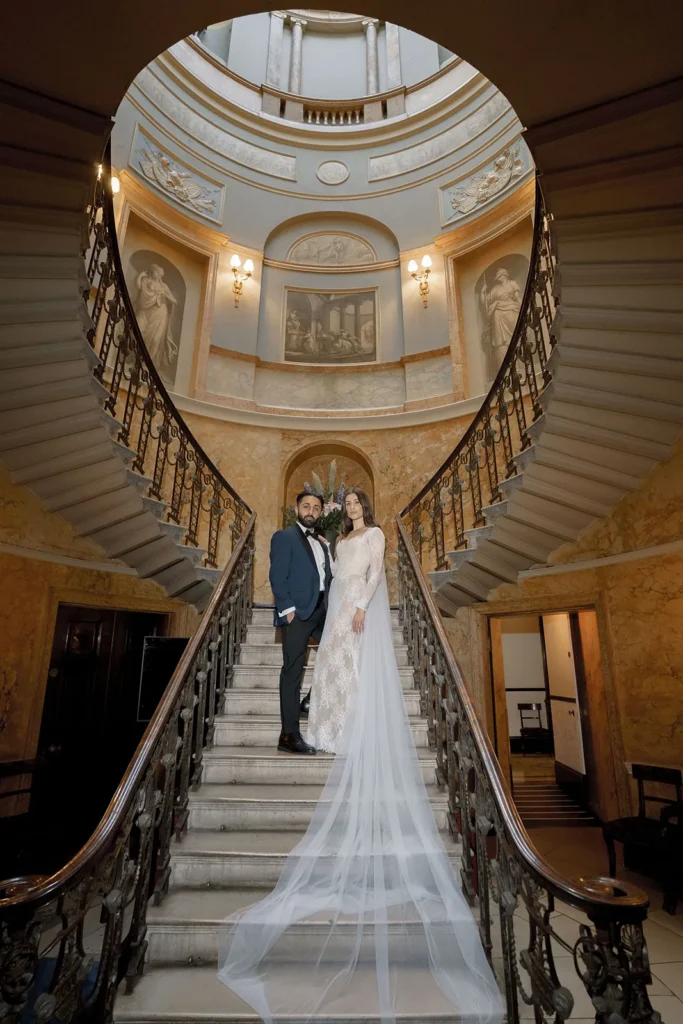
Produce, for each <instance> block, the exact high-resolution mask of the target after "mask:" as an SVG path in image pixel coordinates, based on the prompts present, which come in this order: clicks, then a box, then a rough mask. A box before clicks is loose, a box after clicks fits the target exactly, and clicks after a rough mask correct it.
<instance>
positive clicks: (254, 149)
mask: <svg viewBox="0 0 683 1024" xmlns="http://www.w3.org/2000/svg"><path fill="white" fill-rule="evenodd" d="M135 83H136V85H137V86H138V88H139V89H140V90H141V91H142V92H143V93H144V95H145V96H146V97H147V98H148V99H149V100H151V102H152V103H154V105H155V106H156V107H158V109H159V110H161V111H163V113H164V114H165V115H166V116H167V117H168V118H169V119H170V120H171V121H172V122H174V123H175V124H176V125H177V126H178V127H179V128H180V129H182V131H185V132H187V134H188V135H191V136H192V137H193V138H194V139H196V140H197V141H198V142H201V143H202V144H203V145H204V146H207V147H208V148H209V149H212V150H213V151H214V152H215V153H218V154H220V155H221V156H224V157H227V158H228V159H229V160H234V162H235V163H238V164H241V165H242V166H243V167H249V168H251V169H252V170H254V171H260V172H261V173H262V174H268V175H270V176H271V177H273V178H284V179H285V180H287V181H296V157H294V156H288V155H286V154H284V153H275V152H274V151H273V150H270V149H263V148H262V147H261V146H255V145H253V143H251V142H246V141H245V140H244V139H239V138H237V136H235V135H230V133H229V132H227V131H226V130H225V129H224V128H219V127H217V125H214V124H212V123H211V122H210V121H208V120H207V119H206V118H205V117H202V116H201V115H200V114H196V113H195V112H194V111H193V110H191V109H190V108H189V107H188V106H187V105H186V104H185V103H183V102H182V101H181V100H179V99H178V97H177V96H174V95H173V94H172V93H171V92H170V90H169V89H168V88H167V86H165V85H164V84H162V83H161V82H160V81H159V80H158V79H157V78H156V77H155V76H154V75H153V74H152V73H151V72H150V71H149V69H148V68H145V69H144V70H143V71H141V72H140V74H139V75H138V76H137V78H136V80H135Z"/></svg>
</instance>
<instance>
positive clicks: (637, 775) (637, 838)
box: [602, 764, 683, 913]
mask: <svg viewBox="0 0 683 1024" xmlns="http://www.w3.org/2000/svg"><path fill="white" fill-rule="evenodd" d="M632 770H633V778H634V779H635V780H636V782H637V784H638V814H637V816H636V817H634V818H617V819H616V820H615V821H608V822H605V824H604V825H603V826H602V835H603V839H604V840H605V845H606V846H607V857H608V860H609V869H608V870H609V875H610V877H611V878H615V877H616V873H617V853H616V848H615V843H622V844H623V846H624V847H626V846H630V847H635V848H637V849H638V850H640V851H641V852H645V851H647V852H648V853H650V854H651V855H652V859H653V877H654V878H657V879H658V880H660V881H662V882H664V883H665V885H666V880H667V877H668V875H669V874H670V872H669V871H668V870H667V867H666V865H667V864H668V863H669V862H670V861H671V858H672V856H675V851H676V848H678V849H679V856H680V850H681V849H683V839H682V838H681V837H682V835H683V829H681V817H680V814H681V811H680V810H679V809H678V807H677V805H680V804H683V785H682V783H681V771H680V769H678V768H658V767H656V766H655V765H650V764H634V765H633V767H632ZM646 782H657V783H660V784H663V785H666V786H671V787H672V789H673V791H674V793H675V796H674V797H673V798H672V799H671V800H666V799H664V798H663V797H661V796H651V795H649V794H648V793H646V792H645V783H646ZM653 803H654V804H663V805H664V808H663V810H662V812H661V814H660V816H659V817H658V818H648V816H647V805H648V804H653ZM673 817H678V825H674V824H673V821H672V820H671V819H672V818H673ZM679 865H680V860H679ZM666 902H667V899H666V894H665V904H666ZM669 902H670V901H669ZM674 906H675V904H674ZM665 909H666V906H665ZM669 913H672V911H671V910H669Z"/></svg>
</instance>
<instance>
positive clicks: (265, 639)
mask: <svg viewBox="0 0 683 1024" xmlns="http://www.w3.org/2000/svg"><path fill="white" fill-rule="evenodd" d="M272 621H273V618H272V613H271V618H270V624H269V625H267V626H256V625H254V624H253V623H252V624H251V625H250V626H248V627H247V636H246V643H247V644H258V645H261V644H280V643H281V642H282V637H281V631H280V630H279V629H276V628H275V626H273V625H272ZM392 635H393V641H394V645H395V646H399V647H400V646H403V644H404V643H405V637H404V636H403V630H402V629H394V630H393V634H392Z"/></svg>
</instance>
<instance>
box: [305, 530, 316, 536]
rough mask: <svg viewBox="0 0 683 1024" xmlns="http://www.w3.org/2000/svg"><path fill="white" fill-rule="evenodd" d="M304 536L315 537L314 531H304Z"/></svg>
mask: <svg viewBox="0 0 683 1024" xmlns="http://www.w3.org/2000/svg"><path fill="white" fill-rule="evenodd" d="M306 535H307V536H308V537H315V530H306Z"/></svg>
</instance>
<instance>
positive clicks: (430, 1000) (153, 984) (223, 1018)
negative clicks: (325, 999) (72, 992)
mask: <svg viewBox="0 0 683 1024" xmlns="http://www.w3.org/2000/svg"><path fill="white" fill-rule="evenodd" d="M287 969H288V968H287V967H284V968H283V970H287ZM365 982H367V983H365ZM397 983H398V984H399V985H400V988H401V995H403V994H404V992H405V994H406V998H409V999H410V1002H409V1003H408V1007H409V1010H408V1011H407V1012H406V1013H405V1014H403V1013H402V1014H400V1015H397V1017H396V1024H464V1022H465V1021H466V1020H467V1019H468V1018H467V1016H462V1015H460V1014H454V1013H453V1010H452V1008H449V1007H445V1006H444V1005H443V997H442V996H441V994H440V991H439V989H438V987H437V985H436V982H435V981H434V979H433V977H432V975H431V972H425V971H419V972H418V971H417V970H414V969H412V968H409V967H406V969H405V970H403V971H401V973H400V975H399V977H398V980H397ZM375 992H376V981H375V975H374V971H373V972H372V977H371V978H367V979H363V978H362V977H361V976H360V972H356V973H355V974H354V986H353V993H352V1001H353V1004H354V1005H353V1006H352V1007H351V1008H350V1009H349V1010H348V1011H346V1012H344V1010H340V1011H338V1012H335V1013H334V1015H330V1014H319V1015H316V1017H315V1022H316V1024H351V1022H353V1024H380V1018H379V1017H378V1016H376V1015H375V1014H374V1013H373V1012H372V1010H370V1011H368V1012H363V1001H364V997H365V998H366V999H367V1001H368V1006H374V999H375ZM280 1019H282V1020H284V1019H285V1018H280ZM469 1019H470V1020H471V1019H472V1018H469ZM260 1020H261V1018H260V1017H259V1016H258V1015H257V1014H256V1013H254V1011H253V1010H252V1008H251V1007H250V1006H248V1005H247V1004H246V1003H244V1002H243V1001H242V1000H241V999H239V998H238V997H237V996H236V995H234V994H233V992H232V991H231V990H230V989H228V988H226V986H225V985H223V983H222V982H220V981H219V980H218V977H217V976H216V967H215V964H214V965H212V966H211V967H195V968H193V969H189V968H187V967H179V966H177V965H172V966H168V967H155V968H152V969H151V970H150V971H146V972H145V974H144V975H143V976H142V978H140V980H139V982H138V984H137V985H136V987H135V990H134V991H133V992H132V993H131V994H130V995H124V994H123V991H122V990H121V993H120V994H119V995H118V997H117V999H116V1005H115V1007H114V1021H116V1022H121V1024H124V1022H125V1024H167V1022H168V1024H171V1022H175V1024H198V1022H199V1021H201V1024H258V1022H259V1021H260ZM286 1020H287V1024H304V1020H309V1021H310V1018H296V1017H287V1018H286Z"/></svg>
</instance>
